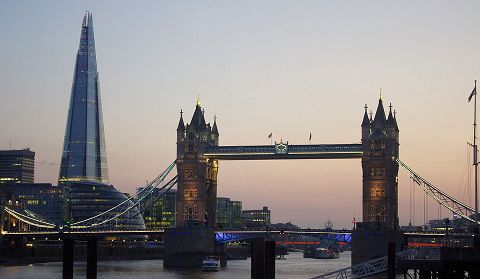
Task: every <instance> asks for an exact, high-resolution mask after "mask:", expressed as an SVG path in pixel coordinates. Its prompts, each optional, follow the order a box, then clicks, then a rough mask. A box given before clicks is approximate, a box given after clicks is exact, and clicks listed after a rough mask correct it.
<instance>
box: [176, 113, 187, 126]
mask: <svg viewBox="0 0 480 279" xmlns="http://www.w3.org/2000/svg"><path fill="white" fill-rule="evenodd" d="M183 130H185V124H184V123H183V110H180V120H179V121H178V127H177V131H183Z"/></svg>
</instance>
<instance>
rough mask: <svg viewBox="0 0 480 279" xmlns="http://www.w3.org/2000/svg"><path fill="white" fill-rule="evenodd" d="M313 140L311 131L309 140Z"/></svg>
mask: <svg viewBox="0 0 480 279" xmlns="http://www.w3.org/2000/svg"><path fill="white" fill-rule="evenodd" d="M311 140H312V132H310V137H309V138H308V141H311Z"/></svg>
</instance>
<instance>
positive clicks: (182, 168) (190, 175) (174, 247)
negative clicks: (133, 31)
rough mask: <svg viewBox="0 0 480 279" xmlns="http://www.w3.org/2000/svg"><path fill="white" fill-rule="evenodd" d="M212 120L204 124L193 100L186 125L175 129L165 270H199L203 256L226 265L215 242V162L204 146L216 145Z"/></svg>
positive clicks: (198, 106)
mask: <svg viewBox="0 0 480 279" xmlns="http://www.w3.org/2000/svg"><path fill="white" fill-rule="evenodd" d="M218 139H219V134H218V128H217V122H216V118H215V119H214V122H213V125H210V123H206V122H205V116H204V110H203V109H202V107H201V106H200V102H199V101H197V105H196V107H195V112H194V113H193V116H192V119H191V120H190V123H187V124H185V123H184V121H183V112H182V111H181V112H180V121H179V122H178V127H177V171H178V173H177V175H178V178H177V198H176V210H177V215H176V228H173V229H168V230H166V232H165V250H166V253H165V257H164V261H163V266H164V267H165V268H184V267H186V268H189V267H200V266H201V265H202V261H203V259H204V258H205V257H206V256H211V255H217V256H219V257H220V261H221V264H222V266H226V264H227V261H226V250H225V247H224V246H223V245H222V244H216V243H215V228H216V221H215V219H216V218H215V217H216V216H215V215H216V203H217V174H218V160H216V159H211V158H206V157H205V155H204V154H205V150H206V148H207V147H208V146H216V145H218Z"/></svg>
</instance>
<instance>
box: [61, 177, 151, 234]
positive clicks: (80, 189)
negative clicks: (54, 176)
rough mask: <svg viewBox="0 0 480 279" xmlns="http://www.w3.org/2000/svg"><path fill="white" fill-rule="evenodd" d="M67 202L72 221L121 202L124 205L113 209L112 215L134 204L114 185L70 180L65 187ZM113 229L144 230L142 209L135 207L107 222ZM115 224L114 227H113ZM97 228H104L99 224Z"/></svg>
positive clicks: (105, 209) (69, 216) (66, 213)
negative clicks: (113, 220)
mask: <svg viewBox="0 0 480 279" xmlns="http://www.w3.org/2000/svg"><path fill="white" fill-rule="evenodd" d="M65 197H66V199H67V200H68V201H69V202H68V203H66V208H65V215H66V218H67V219H68V220H67V221H68V222H70V223H73V222H78V221H82V220H85V219H87V218H90V217H92V216H95V215H98V214H100V213H103V212H105V211H107V210H109V209H112V208H113V207H115V206H116V205H119V204H120V203H124V202H125V203H124V204H123V206H121V207H119V208H117V209H114V210H112V212H111V215H116V214H119V213H121V212H122V211H123V210H125V209H126V208H128V207H130V206H133V201H131V200H129V201H126V200H128V197H127V196H126V195H125V194H123V193H121V192H120V191H118V190H117V189H115V187H113V186H112V185H106V184H103V183H96V182H70V183H69V185H68V186H67V187H65ZM106 226H108V228H109V229H113V230H143V229H145V224H144V222H143V219H142V216H141V214H140V210H139V208H137V207H133V208H132V209H130V210H129V212H128V213H125V214H124V215H121V216H120V217H119V218H118V219H117V220H115V223H114V224H111V223H107V224H106ZM111 226H113V227H111ZM96 229H102V226H98V227H97V228H96Z"/></svg>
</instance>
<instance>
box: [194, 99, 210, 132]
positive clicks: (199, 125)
mask: <svg viewBox="0 0 480 279" xmlns="http://www.w3.org/2000/svg"><path fill="white" fill-rule="evenodd" d="M190 126H192V127H195V128H196V129H199V130H204V129H207V124H206V123H205V117H204V115H203V112H202V108H201V107H200V101H199V100H198V101H197V106H196V107H195V112H194V113H193V116H192V120H190Z"/></svg>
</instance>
